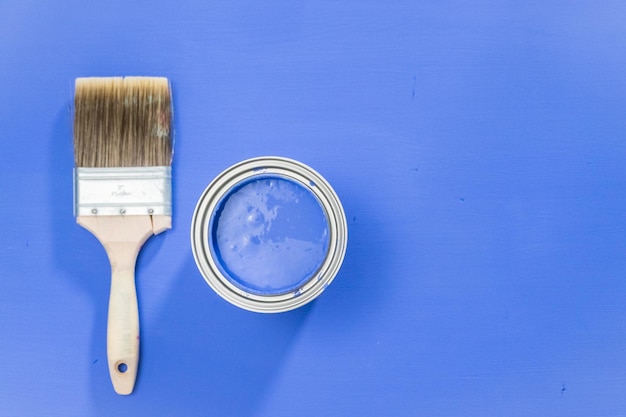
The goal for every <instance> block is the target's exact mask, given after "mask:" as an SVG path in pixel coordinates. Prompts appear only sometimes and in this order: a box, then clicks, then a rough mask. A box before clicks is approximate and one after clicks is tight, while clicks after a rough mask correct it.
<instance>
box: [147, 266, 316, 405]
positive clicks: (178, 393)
mask: <svg viewBox="0 0 626 417" xmlns="http://www.w3.org/2000/svg"><path fill="white" fill-rule="evenodd" d="M312 308H313V306H312V304H309V305H307V306H304V307H301V308H299V309H297V310H294V311H290V312H285V313H279V314H261V313H253V312H249V311H245V310H242V309H240V308H238V307H235V306H232V305H230V304H229V303H227V302H226V301H224V300H222V299H221V298H219V297H218V296H217V295H216V294H215V293H213V291H212V290H211V289H210V288H209V286H208V285H207V284H206V283H205V282H204V280H203V279H202V277H201V276H200V273H199V272H198V269H197V267H196V265H195V262H194V261H193V258H192V257H191V256H189V258H188V260H187V261H186V262H185V264H184V265H183V266H182V268H181V270H180V272H179V273H178V274H177V279H176V281H175V283H174V285H173V286H172V287H171V288H170V290H169V291H168V299H167V301H166V302H165V304H163V308H162V310H161V312H160V314H159V318H158V319H157V320H156V321H154V323H155V325H153V326H151V327H148V328H145V329H144V333H143V336H142V341H143V342H145V343H144V345H143V346H144V348H143V350H142V355H143V356H142V361H143V368H142V371H141V372H142V374H141V375H140V376H141V378H140V385H138V387H137V388H138V392H145V391H148V392H150V393H151V394H150V397H151V403H152V404H155V403H156V404H158V406H157V407H156V409H159V410H162V411H163V415H177V414H179V413H180V412H181V410H184V412H183V413H184V414H185V415H198V416H204V415H209V414H210V415H221V416H228V415H233V416H234V415H236V416H250V415H253V414H254V412H255V410H258V407H259V404H260V403H261V402H262V401H263V399H264V398H265V396H266V395H267V391H268V390H269V389H270V388H271V386H272V382H273V380H274V378H275V377H276V376H277V374H279V373H280V370H281V368H282V364H283V361H284V360H285V358H287V357H288V356H289V349H290V346H291V345H292V343H293V341H294V340H295V339H296V337H297V334H298V332H299V330H300V329H301V328H302V327H303V325H304V322H305V320H306V317H307V316H308V314H309V312H310V311H311V309H312ZM189 405H193V406H192V407H190V406H189ZM138 411H140V410H139V409H138Z"/></svg>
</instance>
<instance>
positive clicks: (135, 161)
mask: <svg viewBox="0 0 626 417" xmlns="http://www.w3.org/2000/svg"><path fill="white" fill-rule="evenodd" d="M171 120H172V110H171V94H170V85H169V82H168V80H167V79H166V78H162V77H125V78H122V77H105V78H78V79H76V85H75V97H74V157H75V163H76V168H75V169H74V214H75V216H76V220H77V223H78V224H79V225H81V226H82V227H84V228H85V229H87V230H89V231H90V232H91V233H92V234H93V235H94V236H95V237H96V238H98V240H99V241H100V243H101V244H102V245H103V246H104V249H105V250H106V253H107V255H108V258H109V262H110V264H111V292H110V296H109V312H108V323H107V357H108V364H109V374H110V376H111V381H112V383H113V387H114V389H115V391H116V392H117V393H118V394H124V395H126V394H130V393H131V392H132V391H133V387H134V385H135V379H136V377H137V368H138V363H139V310H138V307H137V294H136V289H135V263H136V259H137V255H138V254H139V251H140V249H141V246H142V245H143V243H144V242H145V241H146V240H147V239H148V238H149V237H150V236H151V235H153V234H158V233H160V232H162V231H164V230H166V229H169V228H171V224H172V217H171V215H172V204H171V162H172V135H171V128H170V125H171Z"/></svg>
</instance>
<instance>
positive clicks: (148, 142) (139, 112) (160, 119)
mask: <svg viewBox="0 0 626 417" xmlns="http://www.w3.org/2000/svg"><path fill="white" fill-rule="evenodd" d="M171 122H172V105H171V95H170V87H169V82H168V80H167V78H162V77H125V78H121V77H110V78H77V79H76V92H75V96H74V159H75V162H76V166H77V167H142V166H166V165H171V163H172V134H171V128H170V125H171Z"/></svg>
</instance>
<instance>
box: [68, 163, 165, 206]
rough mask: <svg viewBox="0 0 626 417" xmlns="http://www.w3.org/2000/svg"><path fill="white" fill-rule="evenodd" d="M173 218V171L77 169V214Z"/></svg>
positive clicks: (158, 168) (155, 169)
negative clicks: (164, 216) (163, 216)
mask: <svg viewBox="0 0 626 417" xmlns="http://www.w3.org/2000/svg"><path fill="white" fill-rule="evenodd" d="M142 214H147V215H166V216H171V215H172V168H171V167H169V166H162V167H131V168H117V167H116V168H75V169H74V215H75V216H119V215H142Z"/></svg>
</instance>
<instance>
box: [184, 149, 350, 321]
mask: <svg viewBox="0 0 626 417" xmlns="http://www.w3.org/2000/svg"><path fill="white" fill-rule="evenodd" d="M267 175H270V176H279V177H284V178H287V179H288V180H291V181H294V182H297V183H298V184H299V185H301V186H303V187H304V188H305V189H307V190H309V191H310V192H311V193H313V194H314V195H315V197H316V198H317V200H318V202H319V203H320V205H321V206H322V209H323V210H324V212H325V214H326V220H327V223H328V231H329V247H328V252H327V254H326V258H325V259H324V261H323V262H322V265H321V266H320V268H319V269H318V271H317V273H316V274H315V275H314V276H313V277H312V278H311V279H309V280H308V281H307V282H306V283H304V284H303V285H302V286H301V287H300V288H298V289H297V290H296V291H294V292H290V293H287V294H280V295H258V294H252V293H248V292H246V291H244V290H242V289H241V288H239V287H237V286H235V285H233V284H232V283H231V282H230V281H229V280H228V279H227V278H226V277H225V276H224V275H223V274H222V272H221V271H220V268H219V267H218V266H217V263H216V260H215V259H214V258H213V256H212V254H211V250H210V243H209V239H210V237H211V236H210V232H209V223H210V221H211V219H212V217H213V214H214V212H215V209H216V208H217V205H218V203H219V202H220V201H221V200H222V198H223V197H224V196H225V195H226V194H228V192H230V190H232V189H233V187H235V186H237V185H238V184H241V183H242V182H244V181H247V180H250V179H253V178H254V177H256V176H267ZM347 241H348V227H347V222H346V215H345V212H344V210H343V206H342V205H341V202H340V200H339V197H338V196H337V193H336V192H335V190H334V189H333V188H332V187H331V185H330V184H329V183H328V181H326V179H325V178H324V177H322V175H320V174H319V173H318V172H317V171H315V170H314V169H313V168H311V167H309V166H308V165H306V164H304V163H302V162H299V161H296V160H294V159H290V158H285V157H278V156H262V157H256V158H251V159H247V160H244V161H241V162H239V163H236V164H234V165H232V166H230V167H229V168H227V169H225V170H224V171H222V172H221V173H220V174H219V175H218V176H217V177H216V178H215V179H213V181H211V183H210V184H209V185H208V186H207V187H206V189H205V190H204V192H203V193H202V194H201V196H200V198H199V199H198V203H197V204H196V207H195V210H194V213H193V217H192V222H191V246H192V252H193V256H194V259H195V261H196V265H197V266H198V269H199V270H200V273H201V274H202V276H203V278H204V279H205V281H206V282H207V283H208V284H209V286H210V287H211V288H212V289H213V290H214V291H215V292H216V293H217V294H218V295H219V296H221V297H222V298H223V299H225V300H226V301H228V302H230V303H231V304H234V305H236V306H238V307H241V308H243V309H246V310H249V311H255V312H259V313H279V312H284V311H289V310H292V309H295V308H298V307H301V306H303V305H305V304H307V303H309V302H311V301H313V300H314V299H315V298H317V297H318V296H319V295H320V294H321V293H322V292H323V291H324V290H325V289H326V287H328V285H330V283H331V282H332V281H333V280H334V278H335V276H336V275H337V273H338V272H339V269H340V267H341V264H342V263H343V260H344V257H345V253H346V249H347Z"/></svg>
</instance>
